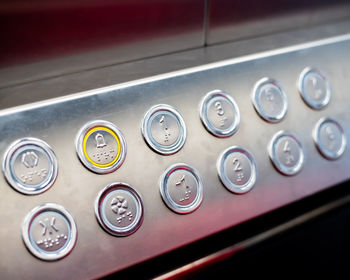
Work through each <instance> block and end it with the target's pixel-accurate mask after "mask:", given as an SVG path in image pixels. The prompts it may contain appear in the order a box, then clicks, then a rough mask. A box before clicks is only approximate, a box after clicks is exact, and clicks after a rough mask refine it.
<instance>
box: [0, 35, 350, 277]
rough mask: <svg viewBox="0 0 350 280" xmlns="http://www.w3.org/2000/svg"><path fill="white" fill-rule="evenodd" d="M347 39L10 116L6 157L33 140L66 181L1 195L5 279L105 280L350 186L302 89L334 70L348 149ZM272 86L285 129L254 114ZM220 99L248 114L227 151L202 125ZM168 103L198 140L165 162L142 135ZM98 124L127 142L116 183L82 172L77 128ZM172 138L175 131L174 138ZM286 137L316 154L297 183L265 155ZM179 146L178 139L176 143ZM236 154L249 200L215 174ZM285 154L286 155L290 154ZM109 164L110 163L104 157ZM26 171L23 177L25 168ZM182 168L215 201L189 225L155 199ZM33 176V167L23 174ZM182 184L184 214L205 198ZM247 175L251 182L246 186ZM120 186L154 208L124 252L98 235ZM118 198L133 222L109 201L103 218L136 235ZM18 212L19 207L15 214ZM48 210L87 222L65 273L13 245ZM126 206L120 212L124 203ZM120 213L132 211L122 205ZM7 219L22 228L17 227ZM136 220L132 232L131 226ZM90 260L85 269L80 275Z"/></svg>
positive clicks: (0, 121)
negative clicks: (266, 84)
mask: <svg viewBox="0 0 350 280" xmlns="http://www.w3.org/2000/svg"><path fill="white" fill-rule="evenodd" d="M349 39H350V35H346V36H341V37H336V38H328V39H325V40H322V41H317V42H312V43H308V44H302V45H297V46H291V47H288V48H283V49H277V50H274V51H268V52H263V53H256V54H253V55H250V56H245V57H239V58H235V59H230V60H225V61H219V62H217V63H213V64H207V65H203V66H200V67H195V68H191V69H185V70H182V71H177V72H172V73H167V74H163V75H159V76H155V77H150V78H147V79H143V80H137V81H132V82H128V83H124V84H117V85H114V86H111V87H106V88H102V89H96V90H92V91H87V92H81V93H78V94H75V95H71V96H67V97H65V98H59V99H52V100H48V101H45V102H41V103H36V104H31V105H28V106H22V107H17V108H13V109H9V110H3V111H1V112H0V126H1V131H2V139H1V141H0V151H2V153H3V152H4V151H5V150H6V148H7V146H8V144H9V143H12V142H13V141H14V140H15V139H18V138H22V137H27V136H28V134H29V136H35V137H38V138H41V139H45V141H47V143H50V145H51V146H52V148H53V149H54V150H55V152H56V154H57V158H58V159H59V162H60V175H59V176H58V179H57V181H56V183H55V187H54V188H52V189H51V190H49V191H48V192H46V193H45V194H43V195H38V196H36V197H30V198H28V197H27V196H23V195H20V194H18V193H16V192H14V191H13V190H11V188H9V187H8V188H6V187H4V188H1V197H2V202H1V204H0V213H3V215H1V216H0V225H2V226H1V227H0V240H2V241H3V242H2V243H1V246H2V249H3V252H6V257H2V256H1V260H2V261H1V264H0V265H1V266H3V267H6V270H4V272H3V273H4V274H5V275H2V279H6V278H11V279H13V278H24V276H26V277H27V278H35V279H38V278H44V277H45V276H47V275H51V274H54V272H55V271H56V269H57V267H58V266H61V265H64V268H65V269H62V270H61V273H60V275H59V277H60V278H67V277H68V278H69V277H70V278H86V277H87V276H86V269H84V268H86V267H89V278H99V277H101V276H102V275H105V274H108V273H112V272H114V271H118V270H122V269H124V268H126V267H130V266H132V265H133V264H136V263H140V262H142V261H144V260H145V259H149V258H152V257H154V256H157V255H160V254H162V253H164V252H169V251H171V250H173V249H175V248H179V247H181V246H183V245H185V244H189V243H191V242H193V241H194V240H198V239H201V238H204V237H206V236H209V235H212V234H215V233H217V232H219V231H221V230H224V229H226V228H229V227H232V226H235V225H237V224H239V223H242V222H244V221H247V220H249V219H251V218H253V217H257V216H259V215H261V214H262V213H267V212H269V211H271V210H272V209H277V208H279V207H282V206H283V205H285V204H287V203H291V202H293V201H296V200H300V199H302V198H304V197H307V196H310V195H312V194H314V193H317V192H319V191H321V190H324V189H326V188H328V187H330V186H332V185H335V184H337V183H339V182H342V181H344V180H348V179H350V177H349V176H350V175H349V171H348V166H349V165H350V157H349V156H348V155H347V152H348V150H345V152H344V156H342V157H340V158H339V159H338V160H336V161H327V160H325V159H323V158H322V157H321V156H320V155H319V153H318V151H317V150H316V148H315V147H314V144H313V140H312V137H311V131H312V128H313V127H314V125H315V123H316V122H317V121H318V120H319V118H320V115H319V114H320V113H322V111H321V112H319V111H317V112H315V111H314V110H310V108H308V107H307V106H305V105H304V103H303V101H302V100H301V98H300V96H299V94H298V93H297V89H296V86H295V81H296V79H297V77H298V76H299V74H300V73H301V71H302V69H304V68H305V66H306V65H316V64H317V66H318V67H320V68H322V69H324V71H326V72H327V74H328V75H329V79H330V80H331V81H332V85H333V87H334V92H336V93H337V94H334V96H333V99H332V102H331V103H330V104H329V106H328V107H327V108H326V110H327V115H331V116H334V118H337V119H338V120H339V122H340V123H341V124H342V125H343V126H344V133H345V135H346V137H347V138H348V139H350V138H349V137H350V122H349V121H348V120H349V116H348V113H347V112H348V108H349V106H350V95H348V94H346V92H345V91H344V88H346V87H347V85H348V79H347V78H346V77H348V76H350V69H349V65H348V64H346V62H347V61H349V59H348V58H349V51H348V50H349V49H350V40H349ZM286 65H288V67H286ZM110 75H114V73H110ZM265 75H269V76H271V77H275V78H276V80H278V81H280V82H281V84H283V88H284V90H285V92H286V95H287V97H288V101H289V108H290V110H289V112H288V115H286V117H285V118H284V119H283V121H282V122H281V123H278V124H270V123H267V122H264V121H262V120H261V119H260V117H259V116H258V115H257V114H256V113H255V112H254V108H253V106H252V104H251V100H250V95H249V93H250V91H251V89H252V87H253V85H254V83H255V82H256V81H257V80H259V78H261V77H263V76H265ZM215 88H221V89H222V90H225V91H227V92H230V94H232V96H233V97H234V99H235V100H236V102H237V105H238V106H239V109H240V114H241V125H240V129H239V130H238V131H237V133H235V134H234V135H233V136H232V137H230V138H227V139H219V138H217V137H213V136H212V135H210V134H208V133H207V131H206V129H205V128H204V127H203V125H202V124H201V122H200V118H199V112H198V110H197V108H198V103H199V102H200V100H201V98H202V97H203V93H206V92H210V91H212V90H214V89H215ZM293 93H294V94H293ZM159 103H164V104H171V105H172V106H174V107H175V108H178V109H179V111H181V113H182V114H183V117H184V119H185V120H186V127H187V132H188V134H187V136H188V137H187V140H186V144H185V145H184V146H183V148H182V149H181V150H180V151H179V152H177V153H176V154H173V155H171V156H167V157H165V156H160V155H159V154H157V153H155V152H154V151H153V150H151V149H149V147H147V145H146V144H145V142H144V140H143V138H142V135H141V133H140V129H139V127H140V122H141V119H142V117H143V116H144V113H145V112H146V111H147V110H148V109H149V108H150V107H151V106H152V105H154V104H159ZM95 119H105V120H108V121H109V122H111V123H115V124H117V125H118V127H119V128H120V130H121V131H123V135H124V137H125V142H127V143H128V156H126V158H125V162H124V164H123V165H122V166H120V168H119V169H118V171H116V172H115V173H112V174H106V175H103V176H101V175H97V174H95V173H93V172H90V171H89V170H87V169H86V168H84V166H83V165H82V164H81V163H80V162H79V159H78V157H77V156H76V154H75V152H74V143H73V142H74V136H75V135H76V134H77V132H78V131H79V128H81V127H82V126H83V125H84V124H86V123H87V122H90V121H92V120H95ZM159 120H161V117H160V118H159ZM163 123H164V122H161V124H163ZM159 125H160V123H159V121H156V122H155V126H156V127H157V126H159ZM169 126H170V122H169V123H168V124H167V127H168V128H169ZM281 129H288V130H291V131H295V133H297V135H298V136H299V137H300V140H301V141H302V143H303V144H304V145H305V153H307V162H306V164H305V165H304V168H303V171H302V172H300V173H299V174H297V175H295V176H292V177H285V176H281V175H280V174H279V173H278V172H277V171H276V170H275V169H274V168H273V166H272V165H271V164H270V163H269V159H268V154H267V152H266V145H267V143H268V142H269V140H270V139H271V137H272V136H273V135H274V134H275V133H276V131H278V130H281ZM164 130H165V127H164ZM164 130H161V133H162V134H159V135H160V137H162V136H164V134H163V132H164ZM99 133H100V134H102V135H103V136H104V138H105V143H106V144H107V146H108V145H109V143H110V142H109V139H108V138H107V136H106V134H104V133H103V132H99ZM170 138H171V136H170V137H169V142H170V140H171V139H170ZM90 140H91V146H89V147H93V148H94V149H95V150H100V148H96V144H97V143H96V139H95V137H94V136H92V137H91V139H90ZM101 143H102V141H101ZM232 145H240V146H244V147H245V148H246V149H248V150H249V151H250V152H251V153H252V154H253V155H254V157H255V159H256V162H257V166H259V178H258V180H257V182H256V185H255V187H254V189H253V190H252V191H251V192H249V193H247V194H245V195H244V196H238V195H232V194H230V193H228V191H227V190H226V189H225V188H223V187H222V186H221V183H220V180H219V178H218V176H217V172H216V169H215V163H216V160H217V157H218V155H219V154H220V152H222V151H224V150H225V149H227V148H228V147H230V146H232ZM105 148H106V147H104V148H101V149H105ZM283 148H284V147H282V149H281V150H283ZM113 149H114V148H113ZM285 150H287V151H288V147H286V149H285ZM92 154H93V153H92ZM91 156H92V157H93V155H91ZM95 156H96V154H95ZM96 158H97V157H96ZM99 159H100V160H101V161H102V160H105V158H101V157H100V158H99ZM97 160H98V159H97ZM19 162H20V165H21V167H22V166H23V164H22V163H21V161H19ZM176 162H186V163H188V164H189V165H191V166H195V167H196V169H197V170H198V171H199V172H200V174H201V175H202V179H203V184H204V185H205V186H206V187H205V189H204V192H203V197H204V198H205V199H204V200H203V203H202V204H201V207H199V208H198V209H197V210H196V211H194V212H193V213H191V214H189V215H185V216H180V215H176V214H175V213H173V212H172V211H170V210H169V209H168V208H167V207H166V206H165V205H164V204H163V203H162V201H161V197H160V196H159V193H158V192H159V190H158V188H157V182H158V179H159V176H160V175H161V173H162V171H164V170H165V169H166V168H167V167H168V166H170V165H172V164H174V163H176ZM233 162H234V158H232V161H231V163H230V164H231V167H232V166H233V168H236V169H237V170H238V171H239V169H240V166H237V161H235V164H233ZM307 163H312V164H307ZM39 164H40V160H39ZM23 168H26V167H25V166H23ZM238 174H239V175H238ZM329 174H331V175H332V176H329ZM177 175H179V176H176V177H174V180H173V181H172V182H173V185H174V188H173V189H172V190H173V191H174V194H176V191H177V190H178V189H180V190H181V192H179V193H178V194H179V195H178V196H176V198H177V201H178V204H181V203H182V204H185V203H187V202H189V201H191V200H192V199H193V198H194V197H195V190H194V189H190V191H191V193H190V194H189V193H186V192H187V188H186V185H189V184H190V183H191V182H190V180H191V177H190V176H187V174H186V177H185V181H186V184H182V185H181V186H176V183H178V182H179V180H181V178H182V176H181V174H177ZM243 175H244V176H245V177H244V178H247V176H246V174H243ZM244 178H242V175H241V174H240V173H239V172H237V180H241V181H240V182H244ZM117 179H118V180H119V179H120V180H127V181H128V182H130V183H131V184H132V185H134V186H135V187H137V189H138V191H139V192H140V194H141V195H142V198H143V200H144V205H145V222H144V223H143V225H142V226H141V227H140V228H139V230H138V231H137V232H135V233H134V234H133V235H131V236H128V237H125V238H123V239H122V240H120V239H119V240H116V239H118V238H114V239H115V240H114V241H115V242H111V241H112V239H113V237H111V236H110V235H109V234H107V233H106V232H105V231H103V230H102V229H101V228H100V227H99V226H98V223H97V222H96V221H95V219H93V218H92V215H91V213H92V209H91V208H92V205H93V200H94V198H95V197H96V195H97V192H98V190H99V189H100V188H101V187H103V186H104V185H106V184H108V183H109V182H113V181H116V180H117ZM0 185H2V186H7V183H6V181H5V179H4V178H3V177H0ZM117 196H120V197H124V198H126V199H127V200H128V205H127V207H128V209H127V210H126V212H125V213H123V214H121V215H119V214H116V213H115V211H113V209H112V208H111V203H112V200H113V198H114V197H112V198H111V199H110V200H108V201H106V204H105V208H104V209H106V213H107V214H108V217H109V218H111V219H112V221H113V223H115V226H117V227H120V226H126V227H127V226H128V224H129V223H132V222H133V221H134V219H135V218H136V216H135V212H132V213H131V214H132V215H133V217H132V218H131V217H130V216H127V214H128V213H129V212H131V207H134V206H133V204H132V203H131V202H132V200H131V199H130V197H129V198H128V197H127V194H126V193H122V194H119V193H118V194H117V195H116V197H115V198H116V199H117ZM187 198H188V199H187ZM262 198H264V199H262ZM182 199H183V200H182ZM180 200H181V201H180ZM14 201H16V203H17V205H21V207H13V205H14ZM46 201H57V202H60V201H61V202H64V205H65V207H67V208H68V209H70V210H71V211H72V213H73V214H74V216H75V217H76V218H77V222H78V226H79V229H80V232H81V234H80V237H79V244H80V245H79V244H78V245H79V246H78V247H79V248H77V250H74V251H73V253H72V254H71V255H70V256H69V261H68V259H66V260H64V261H63V262H58V263H57V266H56V265H55V266H45V265H43V264H42V262H33V261H31V260H30V259H28V258H30V257H31V256H30V254H26V253H25V247H24V246H23V244H21V243H18V240H17V239H16V238H13V233H14V232H16V230H18V225H19V224H20V222H21V220H22V219H23V217H24V216H25V214H26V213H27V212H28V211H29V210H30V209H31V208H33V207H34V206H36V205H38V203H40V202H46ZM114 202H116V201H114ZM113 206H115V205H114V204H113ZM116 206H117V207H118V203H117V204H116ZM122 206H123V203H121V207H122ZM124 210H125V208H124ZM9 211H11V212H9ZM121 211H122V212H123V210H121ZM89 213H90V214H89ZM237 213H239V215H237ZM123 215H125V217H123ZM9 216H11V218H12V219H11V222H10V223H9V221H8V217H9ZM88 217H90V218H88ZM120 217H123V218H122V220H121V221H120V223H119V221H117V220H116V219H118V218H120ZM129 218H131V219H132V220H131V221H130V220H129ZM169 225H171V226H169ZM174 229H178V230H174ZM184 229H186V230H184ZM40 230H41V229H40ZM91 233H94V234H91ZM169 236H172V237H173V238H169ZM5 240H6V242H4V241H5ZM154 240H156V242H154ZM149 244H152V246H149ZM133 248H137V250H136V251H137V253H134V252H135V250H133ZM78 249H79V250H78ZM91 252H93V255H91ZM117 252H118V253H117ZM129 252H130V253H129ZM19 254H21V256H23V258H24V260H23V262H22V264H23V265H21V266H15V267H14V264H16V263H17V256H18V255H19ZM82 260H83V261H84V266H81V262H82ZM96 260H103V263H99V265H96ZM6 273H7V274H6Z"/></svg>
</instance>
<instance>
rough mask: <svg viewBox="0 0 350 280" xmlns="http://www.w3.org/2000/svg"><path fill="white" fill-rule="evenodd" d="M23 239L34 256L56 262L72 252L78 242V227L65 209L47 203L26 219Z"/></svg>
mask: <svg viewBox="0 0 350 280" xmlns="http://www.w3.org/2000/svg"><path fill="white" fill-rule="evenodd" d="M22 238H23V241H24V244H25V245H26V246H27V248H28V250H29V251H30V252H31V253H32V254H33V255H34V256H36V257H38V258H39V259H42V260H45V261H54V260H58V259H61V258H63V257H65V256H67V255H68V254H69V253H70V252H71V251H72V249H73V248H74V246H75V243H76V240H77V227H76V224H75V222H74V219H73V217H72V215H71V214H70V213H69V212H68V211H67V210H66V209H65V208H64V207H62V206H60V205H57V204H54V203H47V204H44V205H41V206H38V207H36V208H34V209H33V210H32V211H31V212H30V213H29V214H28V215H27V216H26V217H25V219H24V221H23V225H22Z"/></svg>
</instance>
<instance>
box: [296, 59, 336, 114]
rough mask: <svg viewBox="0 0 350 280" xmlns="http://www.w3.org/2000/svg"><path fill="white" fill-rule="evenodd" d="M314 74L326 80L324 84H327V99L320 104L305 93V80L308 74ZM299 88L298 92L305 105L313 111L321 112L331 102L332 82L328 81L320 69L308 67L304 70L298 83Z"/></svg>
mask: <svg viewBox="0 0 350 280" xmlns="http://www.w3.org/2000/svg"><path fill="white" fill-rule="evenodd" d="M312 72H314V73H317V74H318V75H319V76H320V77H321V78H322V79H323V80H324V82H325V84H326V97H325V98H324V100H322V102H321V103H319V104H318V103H316V102H314V101H312V100H311V99H310V98H309V96H308V94H307V93H306V92H305V91H304V79H305V77H306V75H307V74H309V73H312ZM297 88H298V91H299V93H300V96H301V97H302V99H303V101H304V103H305V104H306V105H308V106H309V107H310V108H311V109H315V110H321V109H322V108H324V107H326V106H327V105H328V104H329V103H330V101H331V98H332V88H331V85H330V82H329V80H328V79H327V77H326V75H325V74H324V73H323V72H322V71H321V70H320V69H317V68H316V67H310V66H308V67H306V68H304V69H303V71H301V73H300V75H299V79H298V82H297Z"/></svg>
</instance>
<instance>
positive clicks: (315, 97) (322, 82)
mask: <svg viewBox="0 0 350 280" xmlns="http://www.w3.org/2000/svg"><path fill="white" fill-rule="evenodd" d="M298 90H299V92H300V95H301V97H302V98H303V100H304V101H305V103H306V104H307V105H309V106H310V107H311V108H313V109H316V110H319V109H322V108H323V107H325V106H327V104H328V103H329V101H330V99H331V95H332V91H331V86H330V83H329V81H328V80H327V78H326V76H325V75H324V74H323V73H322V72H321V71H320V70H318V69H315V68H311V67H307V68H305V69H304V70H303V71H302V72H301V74H300V76H299V81H298Z"/></svg>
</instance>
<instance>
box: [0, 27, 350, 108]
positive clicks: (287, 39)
mask: <svg viewBox="0 0 350 280" xmlns="http://www.w3.org/2000/svg"><path fill="white" fill-rule="evenodd" d="M349 30H350V21H344V22H338V23H332V24H326V25H321V26H316V27H310V28H305V29H300V30H293V31H288V32H284V33H279V34H272V35H269V36H264V37H258V38H252V39H250V40H242V41H238V42H234V43H226V44H219V45H214V46H209V47H206V48H199V49H194V50H187V51H185V52H177V53H174V54H168V55H165V56H158V57H153V58H149V59H145V60H138V61H133V62H128V63H123V64H117V65H109V66H105V67H99V68H95V67H93V68H89V67H87V68H86V67H85V66H83V68H84V69H88V70H85V71H80V70H81V68H75V67H73V66H74V65H78V66H79V65H84V64H85V63H87V64H90V62H94V63H95V62H98V61H100V60H101V56H100V55H102V56H104V57H105V59H106V60H108V59H111V57H114V55H113V52H112V53H109V54H108V52H104V50H102V51H101V52H98V53H96V52H94V53H90V54H86V53H85V54H80V55H78V56H79V57H66V58H57V59H48V60H44V61H42V62H38V63H31V64H26V65H21V66H20V67H6V68H4V69H1V70H0V109H5V108H9V107H13V106H18V105H23V104H28V103H32V102H36V101H40V100H45V99H49V98H54V97H59V96H64V95H68V94H72V93H74V92H80V91H85V90H90V89H95V88H99V87H104V86H109V85H114V84H118V83H124V82H126V81H132V80H136V79H141V78H145V77H150V76H153V75H159V74H162V73H167V72H171V71H176V70H180V69H184V68H188V67H193V66H198V65H203V64H207V63H212V62H215V61H219V60H225V59H231V58H235V57H241V56H243V55H249V54H253V53H259V52H262V51H267V50H273V49H276V48H282V47H286V46H290V45H295V44H300V43H305V42H310V41H314V40H319V39H322V38H326V37H332V36H337V35H341V34H346V33H348V31H349ZM163 43H165V42H164V41H163ZM130 48H131V47H130V46H129V49H130ZM129 49H128V51H130V50H129ZM126 50H127V49H126ZM102 60H103V59H102ZM93 65H94V64H93V63H92V64H90V66H93ZM79 69H80V70H79ZM52 71H53V72H52Z"/></svg>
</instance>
